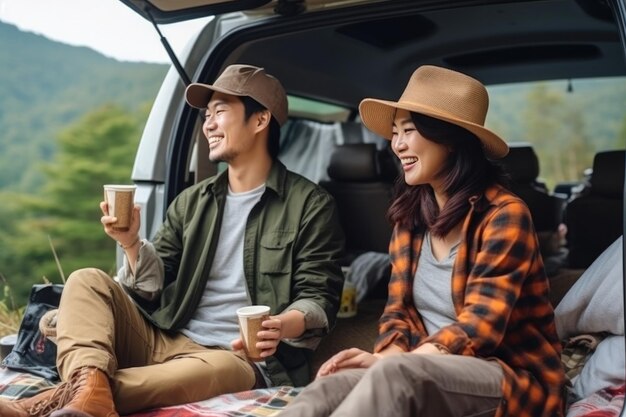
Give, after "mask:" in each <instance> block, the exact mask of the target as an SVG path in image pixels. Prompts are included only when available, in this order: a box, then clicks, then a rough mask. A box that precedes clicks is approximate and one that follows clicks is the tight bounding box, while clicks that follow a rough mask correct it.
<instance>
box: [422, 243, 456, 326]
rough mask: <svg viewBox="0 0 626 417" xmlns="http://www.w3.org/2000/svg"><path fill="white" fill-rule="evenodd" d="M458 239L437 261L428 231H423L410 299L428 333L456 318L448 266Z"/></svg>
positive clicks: (452, 263) (454, 256)
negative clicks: (445, 254)
mask: <svg viewBox="0 0 626 417" xmlns="http://www.w3.org/2000/svg"><path fill="white" fill-rule="evenodd" d="M459 244H460V242H457V243H456V244H454V246H452V248H451V249H450V254H449V255H448V256H447V257H445V258H444V259H442V260H441V261H438V260H437V259H436V258H435V256H434V255H433V250H432V243H431V235H430V233H426V236H424V243H423V244H422V251H421V253H420V258H419V261H418V264H417V271H415V279H414V281H413V302H414V303H415V308H417V311H418V312H419V313H420V315H421V316H422V321H423V322H424V326H426V331H427V332H428V334H429V335H432V334H434V333H436V332H437V331H438V330H439V329H440V328H442V327H444V326H447V325H448V324H451V323H453V322H455V321H456V313H455V311H454V304H453V303H452V270H453V268H454V260H455V259H456V254H457V252H458V250H459Z"/></svg>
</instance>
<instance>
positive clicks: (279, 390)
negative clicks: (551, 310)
mask: <svg viewBox="0 0 626 417" xmlns="http://www.w3.org/2000/svg"><path fill="white" fill-rule="evenodd" d="M51 385H52V384H51V383H50V382H49V381H47V380H45V379H43V378H41V377H38V376H34V375H30V374H26V373H19V372H14V371H11V370H8V369H6V368H2V367H0V398H9V399H16V398H21V397H30V396H32V395H35V394H36V393H37V392H39V391H40V390H41V389H43V388H46V387H49V386H51ZM301 390H302V388H294V387H287V386H283V387H274V388H264V389H257V390H252V391H242V392H238V393H235V394H225V395H220V396H218V397H215V398H212V399H210V400H205V401H199V402H196V403H192V404H183V405H179V406H174V407H163V408H156V409H153V410H147V411H143V412H140V413H134V414H130V415H128V416H127V417H272V416H276V415H278V413H279V412H280V411H281V410H282V409H283V408H284V407H285V406H286V405H287V404H288V403H289V402H290V401H291V400H292V399H293V398H294V397H295V396H296V395H297V394H298V393H299V392H300V391H301Z"/></svg>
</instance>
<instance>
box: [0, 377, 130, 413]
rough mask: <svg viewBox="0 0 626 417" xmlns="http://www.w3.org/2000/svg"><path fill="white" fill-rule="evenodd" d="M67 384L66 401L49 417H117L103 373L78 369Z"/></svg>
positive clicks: (109, 388) (107, 380) (107, 381)
mask: <svg viewBox="0 0 626 417" xmlns="http://www.w3.org/2000/svg"><path fill="white" fill-rule="evenodd" d="M68 383H69V387H70V389H69V390H68V392H67V397H66V401H63V404H61V407H59V408H58V409H57V411H54V412H52V414H50V417H119V414H117V412H116V411H115V404H114V403H113V394H112V393H111V385H110V384H109V378H108V377H107V375H106V374H105V373H104V372H102V371H101V370H99V369H96V368H91V367H85V368H80V369H77V370H76V371H74V373H73V374H72V377H71V378H70V380H69V381H68ZM3 416H4V415H3Z"/></svg>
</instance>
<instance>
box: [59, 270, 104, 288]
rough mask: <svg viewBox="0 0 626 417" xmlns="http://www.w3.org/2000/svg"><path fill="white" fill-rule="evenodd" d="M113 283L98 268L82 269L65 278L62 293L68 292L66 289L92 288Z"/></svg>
mask: <svg viewBox="0 0 626 417" xmlns="http://www.w3.org/2000/svg"><path fill="white" fill-rule="evenodd" d="M109 283H114V281H113V278H111V277H110V276H109V275H108V274H107V273H106V272H104V271H102V270H100V269H98V268H82V269H77V270H76V271H74V272H72V273H71V274H70V276H69V277H68V278H67V281H66V283H65V287H64V289H63V291H64V292H66V291H68V288H74V287H82V286H85V285H86V286H94V285H100V284H109Z"/></svg>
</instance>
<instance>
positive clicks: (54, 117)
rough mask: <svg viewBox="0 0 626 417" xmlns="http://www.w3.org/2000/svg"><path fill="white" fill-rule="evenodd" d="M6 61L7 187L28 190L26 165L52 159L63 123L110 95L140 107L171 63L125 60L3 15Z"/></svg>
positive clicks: (1, 158)
mask: <svg viewBox="0 0 626 417" xmlns="http://www.w3.org/2000/svg"><path fill="white" fill-rule="evenodd" d="M155 36H156V35H155ZM0 65H1V67H2V69H3V70H2V71H0V189H2V188H13V189H19V190H21V191H32V190H33V189H34V188H35V187H36V185H37V184H36V183H37V181H36V180H30V182H29V181H26V180H25V178H28V177H29V176H28V175H27V172H25V171H27V170H25V169H24V167H34V166H35V165H36V164H38V163H40V162H42V161H47V160H49V159H50V157H51V156H52V155H53V153H54V151H55V146H56V145H55V137H56V135H57V134H58V132H59V130H60V129H62V128H63V127H64V126H67V125H68V124H69V123H71V122H73V121H74V120H76V119H77V118H79V117H80V116H82V115H83V114H85V113H87V112H89V111H90V110H94V109H95V108H97V107H100V106H102V105H103V104H105V103H113V104H116V105H119V106H122V107H123V108H125V109H127V110H128V111H129V112H136V111H137V110H138V109H139V108H140V106H142V105H145V104H146V103H150V102H151V101H152V100H153V99H154V97H155V96H156V93H157V91H158V89H159V86H160V85H161V81H162V80H163V78H164V76H165V73H166V71H167V68H168V67H167V65H159V64H146V63H130V62H120V61H117V60H114V59H110V58H107V57H105V56H103V55H101V54H99V53H98V52H96V51H93V50H91V49H89V48H85V47H74V46H69V45H65V44H62V43H59V42H54V41H51V40H49V39H47V38H45V37H43V36H40V35H36V34H33V33H27V32H22V31H20V30H19V29H17V28H16V27H15V26H13V25H9V24H5V23H1V22H0ZM103 146H106V144H103ZM30 169H32V168H30Z"/></svg>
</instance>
